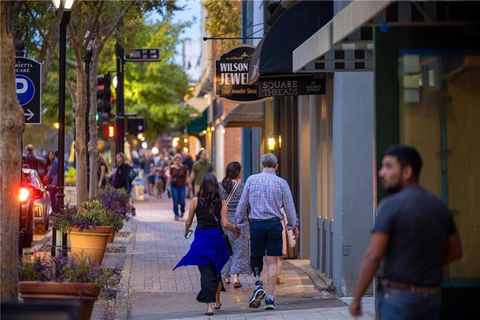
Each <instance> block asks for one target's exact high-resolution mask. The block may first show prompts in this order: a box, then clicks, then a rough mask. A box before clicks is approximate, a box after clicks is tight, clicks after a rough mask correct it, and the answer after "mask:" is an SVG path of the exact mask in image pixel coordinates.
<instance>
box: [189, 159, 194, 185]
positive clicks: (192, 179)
mask: <svg viewBox="0 0 480 320" xmlns="http://www.w3.org/2000/svg"><path fill="white" fill-rule="evenodd" d="M194 181H195V163H194V164H193V166H192V173H190V187H192V183H193V182H194Z"/></svg>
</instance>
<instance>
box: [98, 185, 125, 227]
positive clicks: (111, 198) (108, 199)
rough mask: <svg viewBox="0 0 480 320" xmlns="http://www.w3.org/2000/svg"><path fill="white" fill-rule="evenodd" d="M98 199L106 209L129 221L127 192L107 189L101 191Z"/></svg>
mask: <svg viewBox="0 0 480 320" xmlns="http://www.w3.org/2000/svg"><path fill="white" fill-rule="evenodd" d="M98 199H99V201H100V202H101V203H102V204H103V206H104V207H105V208H107V209H109V210H110V211H112V212H114V213H116V214H118V215H120V216H122V217H123V218H124V219H127V212H128V201H129V196H128V194H127V192H126V191H125V190H123V189H115V188H112V187H107V188H106V189H104V190H101V191H100V193H99V195H98Z"/></svg>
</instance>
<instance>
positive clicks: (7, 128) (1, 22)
mask: <svg viewBox="0 0 480 320" xmlns="http://www.w3.org/2000/svg"><path fill="white" fill-rule="evenodd" d="M16 7H17V6H16V4H15V2H14V1H0V70H1V73H0V84H1V85H0V113H1V115H2V116H1V117H0V168H2V174H1V175H0V188H1V189H0V190H1V192H0V250H1V253H0V299H1V300H4V299H14V298H16V297H17V278H18V273H17V263H18V224H19V203H18V200H17V194H18V190H19V189H20V170H21V153H20V150H21V142H20V141H21V140H20V139H18V137H19V136H21V135H22V131H23V128H24V121H25V119H24V115H23V110H22V108H21V107H20V106H19V104H18V101H17V93H16V84H15V41H14V38H15V37H14V30H15V29H14V18H15V16H16V13H17V12H16V9H17V8H16Z"/></svg>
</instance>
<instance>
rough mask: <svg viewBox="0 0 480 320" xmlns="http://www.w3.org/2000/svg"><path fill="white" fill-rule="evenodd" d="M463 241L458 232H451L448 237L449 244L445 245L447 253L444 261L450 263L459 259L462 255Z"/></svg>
mask: <svg viewBox="0 0 480 320" xmlns="http://www.w3.org/2000/svg"><path fill="white" fill-rule="evenodd" d="M462 254H463V253H462V242H461V241H460V236H459V235H458V232H455V233H453V234H451V235H450V236H449V237H448V239H447V245H446V247H445V255H444V257H443V263H444V264H449V263H452V262H453V261H456V260H459V259H460V258H461V257H462Z"/></svg>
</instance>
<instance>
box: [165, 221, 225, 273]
mask: <svg viewBox="0 0 480 320" xmlns="http://www.w3.org/2000/svg"><path fill="white" fill-rule="evenodd" d="M228 259H230V255H229V254H228V249H227V245H226V244H225V240H224V239H223V233H222V230H220V229H197V230H195V238H194V240H193V242H192V245H191V246H190V250H188V252H187V254H186V255H185V256H184V257H183V258H182V259H180V261H179V262H178V263H177V265H176V266H175V268H173V270H175V269H177V268H178V267H182V266H207V265H211V266H213V267H214V268H215V270H216V271H217V274H218V275H220V273H221V272H222V269H223V266H224V265H225V264H226V263H227V262H228Z"/></svg>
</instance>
